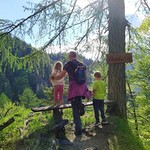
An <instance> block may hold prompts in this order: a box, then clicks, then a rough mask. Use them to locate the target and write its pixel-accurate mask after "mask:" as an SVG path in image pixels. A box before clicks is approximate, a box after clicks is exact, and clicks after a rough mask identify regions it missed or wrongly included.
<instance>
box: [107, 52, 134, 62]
mask: <svg viewBox="0 0 150 150" xmlns="http://www.w3.org/2000/svg"><path fill="white" fill-rule="evenodd" d="M106 61H107V64H122V63H130V62H132V61H133V60H132V53H110V54H107V55H106Z"/></svg>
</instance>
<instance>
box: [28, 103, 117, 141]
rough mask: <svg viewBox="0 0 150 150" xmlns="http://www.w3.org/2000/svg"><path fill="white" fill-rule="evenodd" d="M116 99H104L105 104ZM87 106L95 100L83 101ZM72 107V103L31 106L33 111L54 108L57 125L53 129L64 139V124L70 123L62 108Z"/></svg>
mask: <svg viewBox="0 0 150 150" xmlns="http://www.w3.org/2000/svg"><path fill="white" fill-rule="evenodd" d="M113 103H114V101H111V100H104V104H107V105H112V104H113ZM83 104H84V105H85V106H91V105H93V102H92V101H90V102H86V103H83ZM67 108H71V104H70V103H69V104H64V105H57V106H43V107H34V108H31V110H32V111H33V112H40V111H49V110H53V117H54V124H55V126H54V127H53V128H52V129H51V130H53V131H55V135H56V138H57V139H64V138H65V128H64V126H65V125H66V124H67V123H68V120H64V119H63V118H62V115H63V113H62V109H67Z"/></svg>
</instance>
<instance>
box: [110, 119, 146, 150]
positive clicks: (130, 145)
mask: <svg viewBox="0 0 150 150" xmlns="http://www.w3.org/2000/svg"><path fill="white" fill-rule="evenodd" d="M111 120H112V122H113V123H114V128H115V134H114V135H113V136H111V137H110V138H109V140H108V141H109V144H110V149H111V150H127V149H128V150H133V149H134V150H144V149H145V148H144V145H143V144H142V141H141V140H140V138H139V137H137V136H136V134H134V133H133V132H132V130H131V125H130V124H128V121H127V120H125V119H121V118H118V117H112V118H111Z"/></svg>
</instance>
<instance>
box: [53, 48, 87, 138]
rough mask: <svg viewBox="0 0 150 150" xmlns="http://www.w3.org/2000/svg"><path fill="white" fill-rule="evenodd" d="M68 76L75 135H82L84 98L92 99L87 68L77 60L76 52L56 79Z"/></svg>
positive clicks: (72, 52)
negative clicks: (87, 83)
mask: <svg viewBox="0 0 150 150" xmlns="http://www.w3.org/2000/svg"><path fill="white" fill-rule="evenodd" d="M66 74H68V76H69V87H68V100H69V101H71V105H72V110H73V118H74V123H75V135H82V124H81V118H80V116H81V115H83V114H84V105H83V104H82V98H90V91H89V90H88V88H87V86H86V66H85V65H84V64H83V62H80V61H79V60H77V54H76V52H75V51H70V52H69V61H68V62H67V63H65V65H64V66H63V71H62V72H61V74H60V75H59V76H56V77H55V78H54V79H56V80H59V79H61V78H63V77H64V76H65V75H66Z"/></svg>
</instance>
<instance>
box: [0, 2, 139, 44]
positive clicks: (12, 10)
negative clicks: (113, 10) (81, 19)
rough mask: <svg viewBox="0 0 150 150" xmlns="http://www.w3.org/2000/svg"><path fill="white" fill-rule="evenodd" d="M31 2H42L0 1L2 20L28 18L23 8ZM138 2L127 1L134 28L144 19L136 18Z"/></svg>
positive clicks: (128, 13) (130, 20)
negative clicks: (136, 4) (136, 3)
mask: <svg viewBox="0 0 150 150" xmlns="http://www.w3.org/2000/svg"><path fill="white" fill-rule="evenodd" d="M29 1H31V2H33V3H38V2H39V1H41V0H0V19H8V20H11V21H15V20H17V19H21V18H26V17H28V16H29V15H30V13H29V12H28V11H24V8H23V6H29V5H28V2H29ZM85 1H87V0H84V1H83V0H78V4H79V5H80V6H81V7H83V6H84V5H85V4H86V2H85ZM136 1H137V0H125V13H126V16H128V18H127V19H128V20H129V22H132V23H133V26H136V25H137V24H139V23H140V20H141V18H142V16H141V18H139V17H140V16H138V17H137V16H134V17H133V14H135V12H136V10H135V2H136ZM28 40H29V39H27V41H26V42H27V43H31V44H32V45H33V46H36V45H34V43H33V41H31V40H30V42H28Z"/></svg>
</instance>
